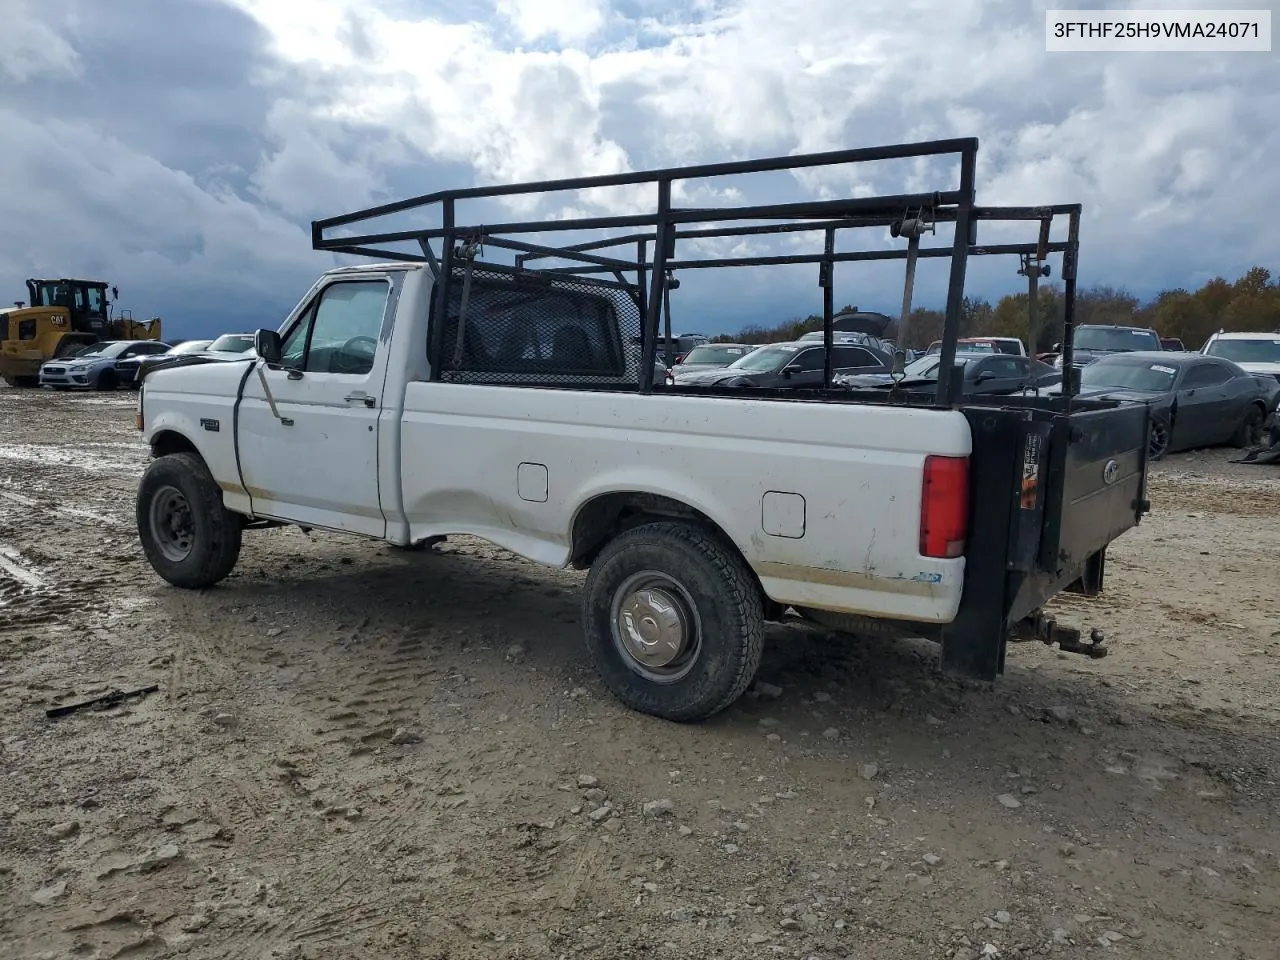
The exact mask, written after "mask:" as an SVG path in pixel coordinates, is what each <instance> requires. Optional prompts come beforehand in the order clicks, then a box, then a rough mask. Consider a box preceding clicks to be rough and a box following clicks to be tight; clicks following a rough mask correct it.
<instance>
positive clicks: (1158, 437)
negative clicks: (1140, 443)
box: [1150, 420, 1169, 457]
mask: <svg viewBox="0 0 1280 960" xmlns="http://www.w3.org/2000/svg"><path fill="white" fill-rule="evenodd" d="M1168 445H1169V428H1168V427H1166V426H1165V425H1164V424H1163V423H1161V422H1160V421H1159V420H1156V421H1154V422H1153V423H1152V424H1151V443H1150V448H1151V455H1152V456H1153V457H1158V456H1160V454H1162V453H1164V449H1165V447H1167V446H1168Z"/></svg>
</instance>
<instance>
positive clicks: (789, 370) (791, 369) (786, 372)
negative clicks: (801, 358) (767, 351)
mask: <svg viewBox="0 0 1280 960" xmlns="http://www.w3.org/2000/svg"><path fill="white" fill-rule="evenodd" d="M799 372H800V364H798V363H789V364H787V365H786V366H785V367H783V368H782V375H783V376H784V377H786V378H787V379H790V378H791V375H792V374H795V373H799Z"/></svg>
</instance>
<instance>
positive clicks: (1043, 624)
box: [1009, 610, 1111, 660]
mask: <svg viewBox="0 0 1280 960" xmlns="http://www.w3.org/2000/svg"><path fill="white" fill-rule="evenodd" d="M1082 635H1083V631H1081V630H1079V629H1077V628H1076V627H1067V626H1063V625H1062V624H1060V623H1058V621H1057V620H1055V619H1054V618H1053V617H1050V616H1046V615H1045V614H1044V612H1043V611H1040V610H1037V611H1036V612H1035V613H1033V614H1031V615H1030V616H1026V617H1023V618H1022V619H1021V620H1019V621H1018V622H1017V623H1016V624H1014V626H1013V629H1012V630H1011V631H1010V633H1009V640H1010V641H1012V642H1015V643H1021V642H1027V641H1032V640H1039V641H1040V642H1041V643H1043V644H1046V645H1048V646H1050V647H1051V646H1053V645H1054V644H1055V643H1056V644H1057V645H1058V649H1059V650H1061V651H1062V652H1063V653H1082V654H1084V655H1085V656H1087V657H1092V658H1093V659H1094V660H1100V659H1102V658H1103V657H1105V656H1106V655H1107V654H1108V653H1110V652H1111V651H1110V650H1108V649H1107V646H1106V635H1105V634H1103V632H1102V631H1101V630H1099V629H1098V628H1097V627H1094V628H1093V629H1091V630H1090V631H1089V639H1088V640H1087V641H1085V640H1082V639H1081V637H1082Z"/></svg>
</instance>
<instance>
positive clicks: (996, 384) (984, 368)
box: [838, 350, 1062, 397]
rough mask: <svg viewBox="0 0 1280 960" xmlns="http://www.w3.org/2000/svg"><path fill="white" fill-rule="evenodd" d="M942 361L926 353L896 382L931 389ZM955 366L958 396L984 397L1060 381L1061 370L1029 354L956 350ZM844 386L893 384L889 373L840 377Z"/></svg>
mask: <svg viewBox="0 0 1280 960" xmlns="http://www.w3.org/2000/svg"><path fill="white" fill-rule="evenodd" d="M941 364H942V357H941V356H940V355H939V354H936V353H933V354H925V355H924V356H923V357H921V358H920V359H918V360H914V361H912V362H911V363H909V364H907V366H906V368H905V369H904V370H903V374H904V376H903V378H902V379H901V380H900V381H899V385H900V386H902V387H903V388H907V389H909V388H911V387H922V386H927V387H929V388H930V389H933V386H934V384H936V383H937V381H938V368H939V367H940V366H941ZM956 366H960V367H963V368H964V372H963V374H962V375H961V377H962V386H961V390H960V394H961V396H965V397H983V396H1000V395H1002V394H1005V395H1007V394H1010V393H1016V392H1017V391H1019V390H1024V389H1025V390H1039V389H1043V388H1045V387H1050V386H1053V385H1054V384H1061V383H1062V371H1060V370H1055V369H1054V368H1053V367H1051V366H1049V364H1047V363H1041V362H1040V361H1039V360H1033V359H1032V358H1031V357H1019V356H1015V355H1013V354H1007V353H985V352H982V353H979V352H976V351H965V350H958V351H956ZM838 382H839V383H840V384H841V385H843V386H847V387H884V388H888V387H891V386H893V378H892V376H890V375H889V374H888V373H882V374H870V375H865V374H864V375H861V376H846V377H841V378H840V379H839V381H838Z"/></svg>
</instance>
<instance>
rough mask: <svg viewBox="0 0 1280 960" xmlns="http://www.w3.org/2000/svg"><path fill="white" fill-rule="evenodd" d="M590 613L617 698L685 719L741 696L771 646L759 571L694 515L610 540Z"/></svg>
mask: <svg viewBox="0 0 1280 960" xmlns="http://www.w3.org/2000/svg"><path fill="white" fill-rule="evenodd" d="M582 619H583V624H584V632H585V639H586V644H587V651H588V653H589V654H590V656H591V660H592V663H593V665H594V666H595V669H596V671H597V673H599V675H600V678H601V679H602V680H603V681H604V683H605V685H606V686H607V687H608V688H609V690H610V691H611V692H612V693H613V694H614V696H616V697H617V698H618V699H619V700H620V701H622V703H624V704H625V705H626V706H628V707H630V708H631V709H633V710H638V711H640V712H641V713H647V714H649V715H651V716H655V717H661V718H663V719H666V720H674V721H677V722H682V723H687V722H692V721H698V720H704V719H706V718H707V717H710V716H712V715H714V714H716V713H719V712H720V711H721V710H724V709H725V708H726V707H728V706H729V705H730V704H732V703H733V702H734V701H735V700H737V699H738V697H740V696H741V695H742V693H743V692H744V691H745V690H746V689H747V687H748V686H749V685H750V684H751V681H752V679H753V678H754V677H755V674H756V671H757V669H759V666H760V658H761V655H762V653H763V651H764V597H763V595H762V593H761V591H760V587H759V585H758V583H757V582H756V580H755V577H754V576H753V575H752V573H751V570H750V569H749V568H748V567H747V565H746V563H744V562H743V560H742V558H741V557H740V556H739V555H738V554H737V553H736V552H735V551H734V550H733V549H732V547H730V546H729V545H727V544H726V543H724V542H723V541H722V540H721V539H720V538H719V537H718V536H716V535H714V534H712V533H711V532H709V531H707V530H705V529H703V528H701V527H699V526H695V525H694V524H691V523H684V522H678V521H659V522H654V523H648V524H644V525H643V526H639V527H634V528H632V529H631V530H628V531H626V532H625V533H622V534H620V535H619V536H618V537H617V538H615V539H614V540H613V541H612V542H610V543H609V544H608V545H607V546H606V547H605V548H604V549H603V550H602V551H601V552H600V554H599V556H598V557H597V558H596V561H595V563H594V564H592V567H591V572H590V573H589V574H588V575H587V582H586V588H585V590H584V592H583V601H582Z"/></svg>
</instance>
